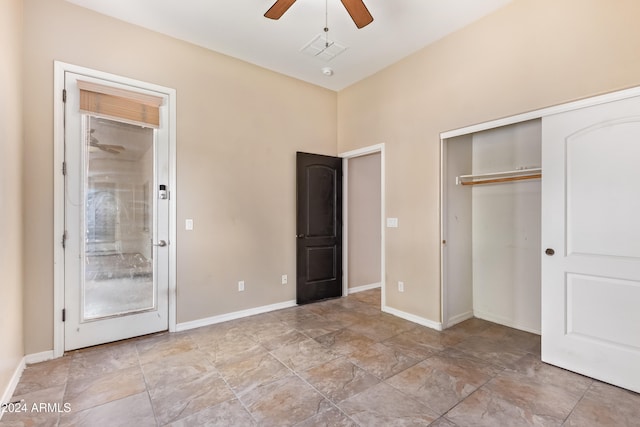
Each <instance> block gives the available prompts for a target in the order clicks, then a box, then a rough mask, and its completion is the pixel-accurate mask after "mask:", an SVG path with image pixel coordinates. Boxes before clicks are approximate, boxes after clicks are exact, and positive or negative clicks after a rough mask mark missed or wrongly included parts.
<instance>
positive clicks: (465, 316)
mask: <svg viewBox="0 0 640 427" xmlns="http://www.w3.org/2000/svg"><path fill="white" fill-rule="evenodd" d="M472 317H473V311H467V312H466V313H460V314H456V315H455V316H453V317H450V318H449V321H448V322H445V324H444V325H443V326H444V328H445V329H446V328H450V327H452V326H453V325H457V324H458V323H462V322H464V321H465V320H469V319H471V318H472Z"/></svg>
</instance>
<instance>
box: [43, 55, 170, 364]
mask: <svg viewBox="0 0 640 427" xmlns="http://www.w3.org/2000/svg"><path fill="white" fill-rule="evenodd" d="M65 72H72V73H76V74H83V75H86V76H90V77H94V78H98V79H103V80H108V81H112V82H115V83H120V84H126V85H131V86H136V87H139V88H142V89H147V90H151V91H155V92H159V93H162V94H164V95H166V96H167V97H168V99H169V105H168V108H169V124H168V126H169V157H170V159H169V191H170V197H169V248H168V249H169V331H171V332H174V331H175V330H176V303H177V302H176V218H177V217H176V206H177V204H176V91H175V89H171V88H167V87H163V86H158V85H155V84H151V83H146V82H142V81H139V80H134V79H130V78H127V77H122V76H118V75H115V74H110V73H105V72H102V71H96V70H92V69H89V68H85V67H80V66H77V65H72V64H67V63H64V62H60V61H55V62H54V84H53V90H54V93H53V144H54V151H53V170H54V177H53V219H54V226H53V242H54V249H53V263H54V266H53V270H54V277H53V289H54V291H53V357H60V356H62V355H63V353H64V322H63V321H62V309H63V308H64V280H65V278H64V250H63V248H62V236H63V234H64V231H65V215H64V188H65V187H64V182H65V180H64V176H63V174H62V164H63V162H64V158H65V156H64V154H65V153H64V150H65V148H64V103H63V100H62V91H63V89H64V80H65Z"/></svg>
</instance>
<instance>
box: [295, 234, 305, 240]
mask: <svg viewBox="0 0 640 427" xmlns="http://www.w3.org/2000/svg"><path fill="white" fill-rule="evenodd" d="M296 237H297V238H298V239H302V238H304V234H296Z"/></svg>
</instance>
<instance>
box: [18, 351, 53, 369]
mask: <svg viewBox="0 0 640 427" xmlns="http://www.w3.org/2000/svg"><path fill="white" fill-rule="evenodd" d="M24 358H25V362H26V363H27V365H31V364H32V363H40V362H46V361H47V360H52V359H55V356H54V355H53V350H49V351H43V352H42V353H34V354H27V355H26V356H25V357H24Z"/></svg>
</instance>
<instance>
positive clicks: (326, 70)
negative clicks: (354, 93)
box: [321, 67, 333, 77]
mask: <svg viewBox="0 0 640 427" xmlns="http://www.w3.org/2000/svg"><path fill="white" fill-rule="evenodd" d="M321 71H322V74H324V75H325V76H327V77H330V76H333V69H332V68H331V67H322V69H321Z"/></svg>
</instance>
